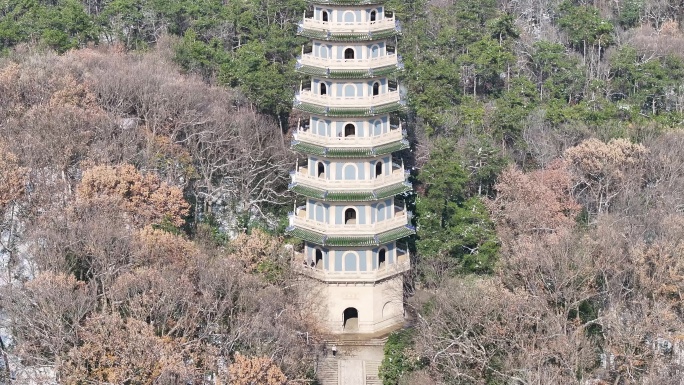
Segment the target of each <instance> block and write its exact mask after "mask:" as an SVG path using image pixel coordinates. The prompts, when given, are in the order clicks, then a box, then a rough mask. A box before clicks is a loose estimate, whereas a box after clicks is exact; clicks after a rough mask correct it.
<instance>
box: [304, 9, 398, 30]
mask: <svg viewBox="0 0 684 385" xmlns="http://www.w3.org/2000/svg"><path fill="white" fill-rule="evenodd" d="M395 26H396V20H395V18H394V15H392V16H390V17H387V16H385V17H384V18H382V19H380V20H376V21H356V22H334V21H321V20H316V19H314V18H311V17H306V13H305V14H304V19H303V22H302V27H304V28H305V29H311V30H316V31H330V32H333V33H357V32H369V31H370V32H376V31H384V30H387V29H392V28H394V27H395Z"/></svg>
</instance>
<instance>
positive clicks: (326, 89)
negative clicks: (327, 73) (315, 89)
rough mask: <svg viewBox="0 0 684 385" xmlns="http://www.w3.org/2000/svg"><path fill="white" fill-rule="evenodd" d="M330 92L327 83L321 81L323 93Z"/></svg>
mask: <svg viewBox="0 0 684 385" xmlns="http://www.w3.org/2000/svg"><path fill="white" fill-rule="evenodd" d="M327 94H328V87H327V86H326V85H325V83H321V95H327Z"/></svg>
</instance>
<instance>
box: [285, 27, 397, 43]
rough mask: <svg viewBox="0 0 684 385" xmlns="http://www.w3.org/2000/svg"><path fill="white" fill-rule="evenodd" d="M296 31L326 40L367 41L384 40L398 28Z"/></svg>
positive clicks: (302, 29)
mask: <svg viewBox="0 0 684 385" xmlns="http://www.w3.org/2000/svg"><path fill="white" fill-rule="evenodd" d="M297 33H298V34H299V35H300V36H303V37H308V38H309V39H316V40H326V41H369V40H384V39H388V38H390V37H393V36H396V35H398V34H399V33H400V32H399V29H398V28H388V29H386V30H382V31H377V32H372V33H371V32H367V33H339V32H335V33H333V32H329V31H320V30H314V29H304V28H300V30H299V31H297Z"/></svg>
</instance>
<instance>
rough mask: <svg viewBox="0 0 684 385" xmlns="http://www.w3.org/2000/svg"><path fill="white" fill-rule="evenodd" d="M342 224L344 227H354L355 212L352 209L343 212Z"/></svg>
mask: <svg viewBox="0 0 684 385" xmlns="http://www.w3.org/2000/svg"><path fill="white" fill-rule="evenodd" d="M344 224H345V225H355V224H356V210H354V209H346V210H344Z"/></svg>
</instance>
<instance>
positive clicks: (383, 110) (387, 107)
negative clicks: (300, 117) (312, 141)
mask: <svg viewBox="0 0 684 385" xmlns="http://www.w3.org/2000/svg"><path fill="white" fill-rule="evenodd" d="M294 108H296V109H298V110H300V111H303V112H308V113H310V114H314V115H322V116H329V117H332V118H353V117H370V116H377V115H384V114H389V113H391V112H395V111H399V110H402V109H404V108H405V107H404V105H403V104H402V103H401V102H393V103H389V104H383V105H380V106H377V107H373V108H326V107H324V106H319V105H315V104H309V103H301V102H300V103H296V102H295V104H294Z"/></svg>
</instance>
